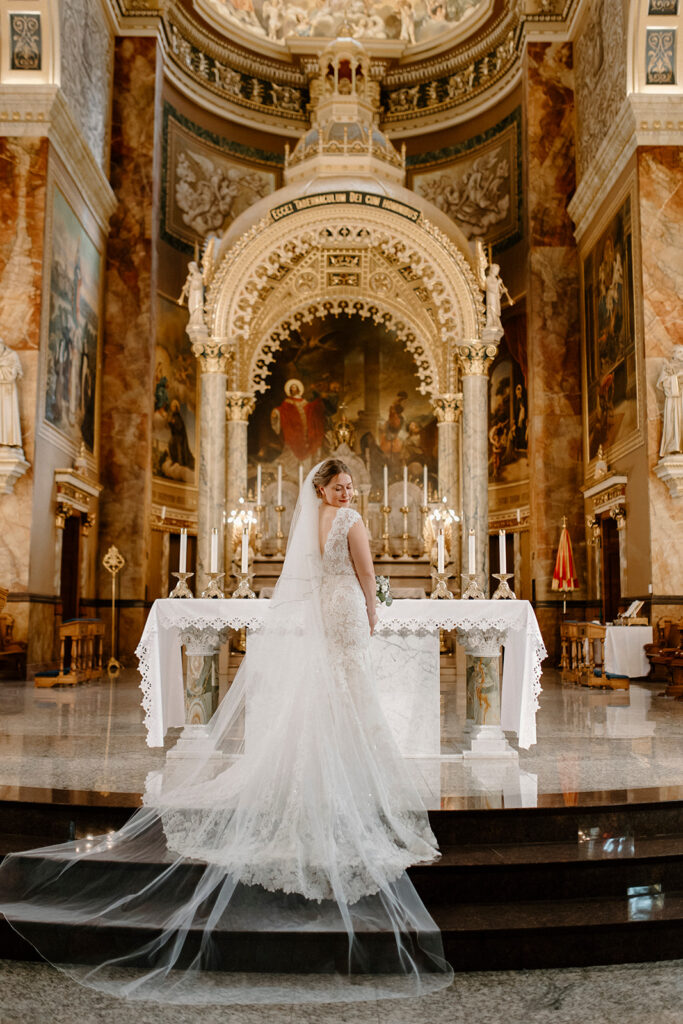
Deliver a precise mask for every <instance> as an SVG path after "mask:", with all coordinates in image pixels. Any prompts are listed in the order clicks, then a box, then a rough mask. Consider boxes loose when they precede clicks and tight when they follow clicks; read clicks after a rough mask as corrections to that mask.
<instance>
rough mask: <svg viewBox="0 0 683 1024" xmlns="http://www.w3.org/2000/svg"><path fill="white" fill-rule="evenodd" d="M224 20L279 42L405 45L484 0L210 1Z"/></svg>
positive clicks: (466, 15)
mask: <svg viewBox="0 0 683 1024" xmlns="http://www.w3.org/2000/svg"><path fill="white" fill-rule="evenodd" d="M208 3H209V5H210V6H211V8H212V10H214V11H215V12H216V13H217V14H219V15H220V16H221V17H222V18H224V19H226V20H228V21H231V22H233V23H237V24H239V25H240V26H241V27H242V28H244V29H247V30H248V31H249V32H252V33H255V34H257V35H261V36H266V37H267V38H268V39H271V40H273V41H277V42H281V41H283V40H284V39H287V38H289V37H292V36H294V37H296V36H299V37H302V38H306V37H314V38H316V37H320V38H330V37H332V38H334V37H336V36H341V35H349V36H352V37H353V38H356V39H395V40H402V41H403V42H405V43H407V44H408V45H412V44H416V43H423V42H428V41H430V40H434V39H437V38H438V37H439V36H441V35H443V33H444V32H447V31H449V30H450V29H453V28H454V27H455V26H457V25H458V24H459V23H462V22H463V21H469V20H470V16H471V15H472V14H473V13H474V12H476V11H477V10H478V9H479V8H482V7H484V6H488V0H326V2H324V3H320V2H318V0H296V2H295V3H285V0H208Z"/></svg>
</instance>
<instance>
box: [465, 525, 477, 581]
mask: <svg viewBox="0 0 683 1024" xmlns="http://www.w3.org/2000/svg"><path fill="white" fill-rule="evenodd" d="M467 542H468V543H467V556H468V557H467V571H468V573H469V574H470V576H474V575H476V571H477V553H476V548H475V546H474V530H470V532H469V536H468V538H467Z"/></svg>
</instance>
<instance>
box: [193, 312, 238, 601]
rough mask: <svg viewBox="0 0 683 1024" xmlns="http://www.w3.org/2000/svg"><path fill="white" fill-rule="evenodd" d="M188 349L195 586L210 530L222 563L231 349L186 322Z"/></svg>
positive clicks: (203, 579) (200, 585) (203, 569)
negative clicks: (193, 416) (193, 372)
mask: <svg viewBox="0 0 683 1024" xmlns="http://www.w3.org/2000/svg"><path fill="white" fill-rule="evenodd" d="M187 333H188V334H189V336H190V340H191V342H192V351H193V352H194V354H195V356H196V357H197V359H198V360H199V372H200V379H201V399H200V401H201V410H200V418H199V494H198V508H197V586H196V591H195V592H196V593H201V591H202V590H204V589H205V587H206V586H207V585H208V576H207V573H208V571H209V563H210V557H211V530H212V529H213V528H214V527H216V528H217V529H218V565H219V566H222V565H223V558H224V554H223V511H224V509H225V412H224V410H225V395H226V391H227V386H228V366H229V364H230V362H231V360H232V358H233V352H232V350H231V348H230V346H229V344H228V341H227V339H226V338H211V337H209V332H208V328H207V327H206V326H204V325H203V324H201V325H191V324H190V325H188V327H187Z"/></svg>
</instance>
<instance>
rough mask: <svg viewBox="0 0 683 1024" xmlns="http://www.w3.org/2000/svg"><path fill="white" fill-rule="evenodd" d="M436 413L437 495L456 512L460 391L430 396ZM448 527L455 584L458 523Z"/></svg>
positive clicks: (457, 505) (457, 508)
mask: <svg viewBox="0 0 683 1024" xmlns="http://www.w3.org/2000/svg"><path fill="white" fill-rule="evenodd" d="M432 405H433V406H434V412H435V414H436V422H437V430H438V439H439V492H440V493H439V497H441V498H443V497H444V496H445V497H446V498H447V499H448V500H447V502H446V504H447V506H448V508H452V509H454V510H455V512H456V513H457V514H458V515H460V508H461V500H460V445H459V436H460V414H461V411H462V394H460V393H457V394H446V395H436V396H435V397H434V398H433V399H432ZM450 529H451V530H452V539H451V549H450V559H451V562H452V563H453V566H452V570H453V572H454V574H455V578H456V585H457V582H458V581H459V575H458V574H459V572H460V545H459V543H458V541H459V536H460V533H459V526H458V524H457V523H456V524H455V525H454V526H451V528H450Z"/></svg>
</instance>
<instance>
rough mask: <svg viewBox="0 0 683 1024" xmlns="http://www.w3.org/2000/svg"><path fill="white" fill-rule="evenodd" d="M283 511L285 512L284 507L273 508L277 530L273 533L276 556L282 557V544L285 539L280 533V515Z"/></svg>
mask: <svg viewBox="0 0 683 1024" xmlns="http://www.w3.org/2000/svg"><path fill="white" fill-rule="evenodd" d="M284 510H285V506H284V505H276V506H275V511H276V512H277V530H276V532H275V539H276V540H277V553H278V555H282V554H283V550H282V547H283V545H282V542H283V541H284V539H285V535H284V533H283V532H282V513H283V512H284Z"/></svg>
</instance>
